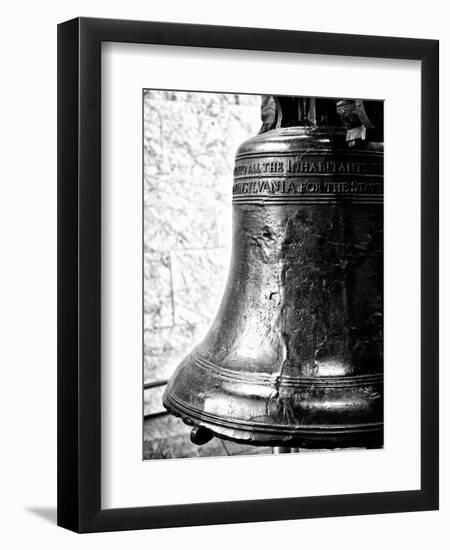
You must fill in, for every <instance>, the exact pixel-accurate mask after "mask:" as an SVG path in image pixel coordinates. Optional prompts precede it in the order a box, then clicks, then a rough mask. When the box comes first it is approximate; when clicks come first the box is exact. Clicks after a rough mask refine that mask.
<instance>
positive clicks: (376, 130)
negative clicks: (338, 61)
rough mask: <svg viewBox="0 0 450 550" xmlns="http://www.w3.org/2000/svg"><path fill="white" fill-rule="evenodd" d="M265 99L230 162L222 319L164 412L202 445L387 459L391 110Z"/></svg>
mask: <svg viewBox="0 0 450 550" xmlns="http://www.w3.org/2000/svg"><path fill="white" fill-rule="evenodd" d="M270 101H272V102H273V104H274V113H275V114H274V118H273V121H272V122H270V121H269V123H267V120H266V121H265V124H264V125H263V128H264V133H260V134H259V135H257V136H255V137H253V138H251V139H249V140H248V141H246V142H244V143H243V144H242V145H241V146H240V147H239V149H238V151H237V155H236V165H235V169H234V186H233V253H232V260H231V267H230V272H229V276H228V284H227V287H226V290H225V293H224V296H223V298H222V303H221V306H220V309H219V312H218V314H217V316H216V318H215V320H214V322H213V324H212V326H211V328H210V330H209V332H208V334H207V336H206V337H205V339H204V340H203V341H202V342H201V343H200V344H198V345H197V346H196V348H195V349H194V350H193V351H192V352H191V353H190V354H189V355H188V356H187V357H186V358H185V359H184V360H183V361H182V363H181V364H180V365H179V366H178V368H177V370H176V371H175V373H174V374H173V376H172V378H171V379H170V381H169V383H168V386H167V389H166V391H165V394H164V397H163V402H164V406H165V407H166V408H167V409H168V410H169V412H171V413H172V414H174V415H177V416H179V417H181V418H182V419H183V420H184V422H186V423H187V424H189V425H192V426H193V427H194V431H193V437H192V439H193V441H194V442H196V443H204V442H206V441H208V440H209V439H210V438H211V437H212V436H213V435H216V436H218V437H221V438H225V439H230V440H234V441H238V442H240V443H247V444H252V445H273V446H285V447H305V448H342V447H350V446H351V447H380V446H382V444H383V143H382V141H383V137H382V136H383V129H382V122H383V111H382V109H383V104H382V102H367V101H360V100H333V99H316V98H294V97H281V96H278V97H275V98H273V97H272V96H270ZM271 127H272V128H273V129H269V130H268V131H265V130H266V129H267V128H271Z"/></svg>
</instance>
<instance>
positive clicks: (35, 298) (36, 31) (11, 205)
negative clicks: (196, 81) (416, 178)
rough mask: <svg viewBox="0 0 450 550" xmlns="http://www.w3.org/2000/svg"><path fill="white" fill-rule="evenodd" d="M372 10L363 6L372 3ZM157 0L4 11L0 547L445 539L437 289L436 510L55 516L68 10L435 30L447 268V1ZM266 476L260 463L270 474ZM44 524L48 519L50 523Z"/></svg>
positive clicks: (449, 268)
mask: <svg viewBox="0 0 450 550" xmlns="http://www.w3.org/2000/svg"><path fill="white" fill-rule="evenodd" d="M369 6H370V9H369ZM369 6H366V7H365V8H364V9H363V8H362V6H361V3H360V2H357V1H343V2H333V1H326V0H323V1H322V2H320V5H318V4H317V3H316V2H302V3H300V2H298V0H296V1H294V2H283V1H282V0H278V2H276V3H274V2H264V1H262V0H260V1H259V2H248V3H246V4H244V3H243V2H242V0H240V1H239V0H237V1H233V0H227V2H224V3H218V2H215V3H213V2H200V1H199V2H195V1H193V0H191V1H189V2H182V1H179V2H178V1H175V0H168V1H167V2H164V3H161V4H156V3H150V2H146V3H144V2H138V1H133V0H127V2H123V0H122V1H121V2H114V1H109V2H106V1H96V0H90V1H89V2H88V1H86V0H78V1H77V2H75V1H73V0H68V1H66V2H64V3H62V2H61V3H60V4H57V3H50V2H43V1H41V2H39V3H38V2H36V3H32V2H29V1H28V2H22V3H17V4H16V6H14V7H12V4H9V5H8V10H7V11H6V10H5V9H4V10H3V12H2V16H3V17H2V20H3V26H2V33H1V40H2V44H1V46H2V47H1V49H0V51H1V52H2V65H1V67H2V73H1V74H2V86H1V88H0V94H1V96H2V97H1V105H2V112H1V119H0V120H1V125H2V146H1V151H2V162H1V164H0V166H1V179H0V181H1V182H2V201H1V202H0V224H1V226H0V235H1V237H0V238H1V251H2V271H1V285H0V292H1V295H0V304H1V322H2V325H1V334H2V340H1V342H2V345H1V347H0V349H1V351H0V353H1V359H0V361H1V362H0V364H1V366H2V375H3V376H2V382H3V383H2V385H1V390H0V392H1V393H0V413H1V416H0V418H1V419H2V426H1V427H2V429H1V436H2V439H1V448H2V454H1V458H0V461H1V468H0V491H1V493H0V495H1V496H0V502H1V504H0V506H1V509H0V514H1V516H0V517H1V523H2V530H1V532H0V541H1V542H2V544H3V545H4V547H6V548H27V547H28V546H31V545H33V546H36V545H39V546H40V545H45V547H46V548H63V547H64V548H68V549H70V548H78V547H81V545H83V547H84V548H97V547H98V546H99V545H108V546H109V548H122V547H123V546H124V545H127V546H128V547H130V548H133V547H138V546H142V545H150V544H151V545H152V546H153V548H158V547H162V546H164V548H182V549H185V548H210V547H211V546H214V547H215V548H219V549H220V548H224V549H225V548H226V549H229V548H230V546H234V547H236V548H241V547H244V546H247V545H249V544H252V546H253V545H254V546H257V547H258V548H274V547H279V546H280V545H283V544H286V543H287V544H289V545H296V546H297V545H298V546H300V545H302V546H303V547H306V546H313V547H314V548H317V549H321V548H329V547H330V546H331V545H332V546H333V548H344V547H345V548H347V549H349V548H360V547H361V545H362V544H363V545H364V547H365V548H366V549H372V548H373V549H375V548H376V549H379V548H390V547H393V546H394V545H396V544H398V542H400V541H401V543H402V546H403V547H404V546H406V545H407V547H408V548H423V546H424V545H426V546H430V545H434V546H435V547H436V548H439V549H440V548H446V547H448V543H449V539H450V535H449V529H448V525H449V521H450V484H449V481H450V479H449V475H448V472H449V464H450V460H449V458H450V422H449V419H450V407H449V402H450V401H449V398H448V388H449V382H450V376H449V373H448V369H447V368H446V367H447V366H448V365H449V361H450V355H449V351H450V348H449V338H448V333H449V330H450V318H449V313H450V309H449V305H450V304H449V291H448V285H447V288H444V284H442V285H441V286H442V288H441V310H442V313H441V321H442V327H441V337H442V348H441V363H442V370H441V372H442V376H441V388H442V389H441V403H442V404H441V414H442V424H441V437H442V456H441V464H442V467H441V477H442V481H441V488H442V497H441V510H440V511H439V512H427V513H412V514H393V515H384V516H372V517H352V518H333V519H326V520H325V519H317V520H304V521H290V522H277V523H262V524H257V525H255V524H253V525H234V526H211V527H195V528H184V529H172V530H166V531H164V530H160V531H153V532H145V531H144V532H131V533H111V534H105V535H89V536H77V535H74V534H71V533H69V532H65V531H63V530H62V529H58V528H56V527H55V526H54V525H53V518H54V516H55V514H54V507H55V504H56V477H55V476H56V24H57V23H58V22H60V21H63V20H65V19H69V18H71V17H75V16H77V15H86V16H99V17H115V18H130V19H153V20H167V21H180V22H182V21H183V22H199V23H200V22H201V23H214V24H228V25H244V26H259V27H277V28H296V29H302V30H316V31H329V32H349V33H362V34H383V35H393V36H410V37H428V38H438V39H440V40H441V98H442V101H441V156H442V162H441V182H442V189H441V209H442V211H441V220H442V221H441V231H442V236H441V243H442V244H441V254H442V256H441V265H442V268H441V269H442V273H441V280H442V281H443V282H445V281H446V280H448V279H449V276H450V241H449V236H450V234H449V231H450V222H449V215H450V202H449V201H450V193H449V190H448V180H449V169H448V163H447V162H446V156H447V152H448V151H449V150H450V138H449V135H448V132H447V131H446V127H448V125H449V123H450V112H449V106H448V100H446V98H448V97H450V95H449V94H450V36H449V27H448V21H449V17H448V15H449V14H448V13H446V2H437V1H433V0H429V1H428V2H426V3H424V2H423V1H421V2H413V1H410V2H397V3H393V2H392V1H383V0H378V1H377V2H376V3H371V4H370V5H369ZM269 476H270V473H269ZM49 518H50V520H52V521H49Z"/></svg>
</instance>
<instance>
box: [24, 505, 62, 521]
mask: <svg viewBox="0 0 450 550" xmlns="http://www.w3.org/2000/svg"><path fill="white" fill-rule="evenodd" d="M26 510H27V512H31V513H32V514H34V515H36V516H39V517H40V518H42V519H44V520H46V521H49V522H50V523H53V524H54V525H56V507H54V508H46V507H44V506H43V507H39V506H36V507H32V508H26Z"/></svg>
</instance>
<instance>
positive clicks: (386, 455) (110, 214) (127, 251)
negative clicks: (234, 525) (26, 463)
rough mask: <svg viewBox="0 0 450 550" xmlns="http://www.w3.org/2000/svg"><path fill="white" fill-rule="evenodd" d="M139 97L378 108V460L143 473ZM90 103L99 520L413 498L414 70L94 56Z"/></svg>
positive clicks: (160, 465) (147, 469) (158, 55)
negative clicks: (98, 205)
mask: <svg viewBox="0 0 450 550" xmlns="http://www.w3.org/2000/svg"><path fill="white" fill-rule="evenodd" d="M180 60H181V61H180ZM268 74H277V78H278V80H277V81H276V82H271V81H269V80H268V79H267V76H266V75H268ZM342 75H345V78H343V77H342ZM144 87H145V88H163V89H164V88H169V89H171V88H172V89H173V88H175V87H178V88H182V89H185V88H186V89H200V90H221V91H245V92H259V93H270V92H271V93H287V94H292V95H295V94H304V95H311V96H324V95H327V94H329V95H330V96H332V97H350V96H352V95H353V96H355V97H371V98H383V99H385V119H386V124H385V153H386V154H385V157H386V158H385V161H386V162H385V164H384V176H385V182H384V183H385V208H384V216H385V218H384V226H385V246H384V255H385V263H384V265H385V272H386V274H385V285H384V297H385V304H386V305H385V327H384V328H385V330H384V362H385V392H384V395H385V400H384V403H385V419H386V422H385V440H384V449H383V450H379V449H376V450H370V451H364V452H355V451H347V452H339V453H329V452H321V453H301V454H290V455H289V454H288V455H286V454H285V455H282V456H276V455H269V456H259V455H256V456H251V457H249V456H244V457H233V459H225V460H224V459H220V458H219V459H217V458H202V459H199V460H181V461H173V460H151V461H142V425H141V423H140V422H139V419H140V418H141V415H142V403H141V400H140V399H137V396H140V395H141V388H142V383H143V382H142V351H141V350H142V341H141V340H140V337H141V335H142V278H141V276H142V241H141V234H142V219H141V213H142V164H141V163H142V158H141V156H140V155H139V152H140V151H141V150H142V113H141V109H140V105H141V95H142V88H144ZM102 90H103V92H102V93H103V98H102V117H103V118H102V189H103V196H102V223H103V228H104V232H103V237H102V250H103V256H102V266H103V267H104V270H103V274H102V285H103V286H102V288H103V296H102V297H103V310H102V316H103V319H105V320H108V321H107V323H105V324H104V327H103V334H102V338H103V339H102V412H103V415H102V484H103V492H102V505H103V507H105V508H124V507H130V506H146V505H147V506H150V505H157V504H186V503H188V502H212V501H225V500H228V501H230V500H241V499H246V500H251V499H262V498H280V497H295V496H311V495H321V494H322V495H326V494H340V493H363V492H377V491H400V490H407V489H409V490H414V489H418V488H420V445H419V442H420V429H419V424H420V420H419V419H420V384H419V382H420V369H419V367H420V361H419V357H420V300H419V296H420V268H419V266H420V223H419V222H420V139H419V133H420V66H419V63H418V62H411V61H408V62H404V61H401V62H400V61H389V62H386V61H385V60H375V59H373V60H370V61H368V60H366V59H361V58H359V59H358V58H345V57H336V56H334V57H333V56H323V55H322V56H318V55H315V56H310V55H296V54H290V55H287V54H278V53H270V54H266V53H260V52H237V51H231V52H230V51H224V50H214V51H212V52H211V50H208V49H204V48H183V47H181V48H180V47H172V46H168V47H160V46H148V45H141V44H140V45H134V44H133V45H130V44H105V45H104V47H103V52H102ZM405 128H408V133H406V134H405V131H404V129H405ZM229 178H230V179H229V181H228V185H230V186H231V185H232V178H231V174H230V175H229ZM406 187H407V189H408V208H407V209H405V208H404V205H405V200H404V199H405V188H406ZM398 212H402V217H401V223H399V216H398ZM399 250H401V254H399ZM406 311H407V312H408V314H407V315H405V312H406ZM398 327H402V330H401V331H399V330H398ZM405 380H408V392H407V393H404V384H405ZM399 395H401V396H402V398H401V400H402V406H401V407H399V406H398V396H399ZM268 470H269V471H270V470H272V471H276V472H277V474H276V483H264V482H262V480H264V479H265V478H266V475H267V471H268ZM293 471H295V475H292V472H293ZM218 472H220V474H219V475H218ZM368 472H370V475H367V473H368ZM167 480H170V483H167ZM199 480H201V483H199Z"/></svg>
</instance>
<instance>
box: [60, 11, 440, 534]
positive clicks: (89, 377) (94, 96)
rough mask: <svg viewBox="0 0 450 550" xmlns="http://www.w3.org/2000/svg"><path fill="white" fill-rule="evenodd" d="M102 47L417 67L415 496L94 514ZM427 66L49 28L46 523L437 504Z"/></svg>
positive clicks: (432, 169) (376, 45) (235, 33)
mask: <svg viewBox="0 0 450 550" xmlns="http://www.w3.org/2000/svg"><path fill="white" fill-rule="evenodd" d="M104 41H109V42H128V43H140V44H162V45H181V46H198V47H207V48H230V49H240V50H261V51H277V52H298V53H309V54H326V55H341V56H359V57H377V58H386V59H409V60H419V61H420V62H421V456H420V458H421V488H420V490H414V491H397V492H379V493H367V494H346V495H331V496H314V497H298V498H282V499H274V500H252V501H236V502H214V503H201V504H186V505H170V506H152V507H136V508H120V509H108V510H103V509H102V508H101V361H100V359H101V207H100V206H101V177H100V176H101V173H100V172H101V158H100V152H101V116H100V114H101V86H100V82H101V44H102V42H104ZM438 71H439V42H438V41H437V40H422V39H420V40H419V39H411V38H390V37H378V36H359V35H344V34H329V33H313V32H300V31H286V30H268V29H256V28H240V27H220V26H206V25H190V24H189V25H188V24H178V23H177V24H174V23H162V22H144V21H124V20H108V19H92V18H77V19H73V20H71V21H67V22H64V23H62V24H60V25H59V26H58V525H60V526H62V527H65V528H68V529H71V530H73V531H76V532H98V531H113V530H125V529H149V528H162V527H174V526H189V525H206V524H219V523H221V524H223V523H235V522H254V521H274V520H287V519H297V518H313V517H329V516H348V515H360V514H378V513H391V512H408V511H419V510H435V509H438V492H439V447H438V434H439V422H438V420H439V419H438V407H439V404H438V396H439V392H438V179H439V164H438V163H439V146H438V139H439V101H438V100H439V72H438ZM399 330H401V327H399Z"/></svg>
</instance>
